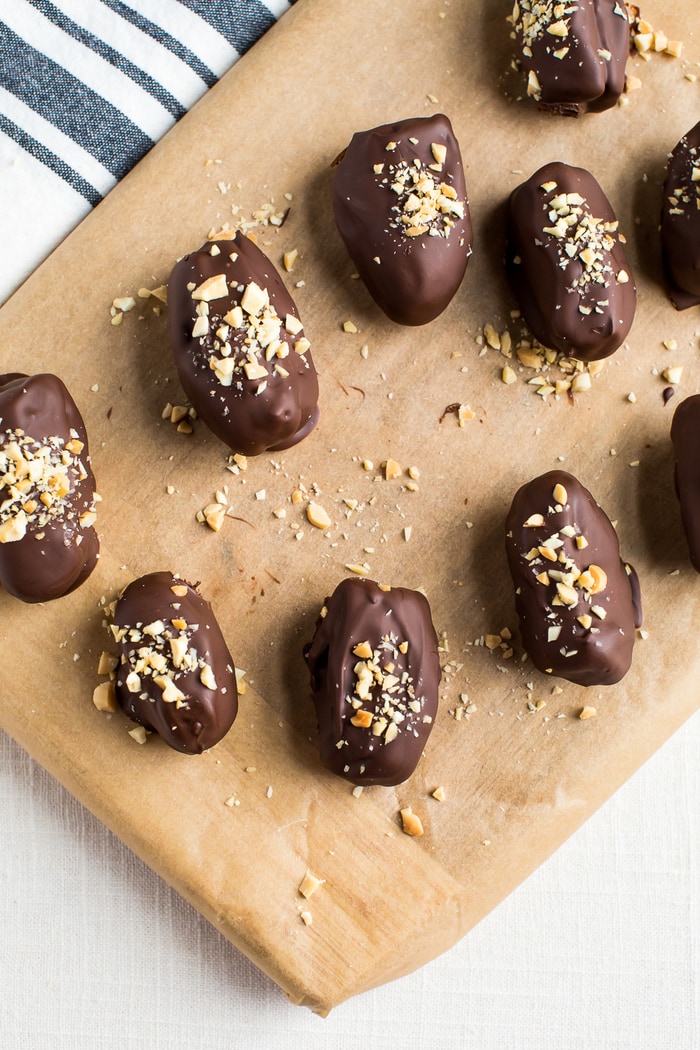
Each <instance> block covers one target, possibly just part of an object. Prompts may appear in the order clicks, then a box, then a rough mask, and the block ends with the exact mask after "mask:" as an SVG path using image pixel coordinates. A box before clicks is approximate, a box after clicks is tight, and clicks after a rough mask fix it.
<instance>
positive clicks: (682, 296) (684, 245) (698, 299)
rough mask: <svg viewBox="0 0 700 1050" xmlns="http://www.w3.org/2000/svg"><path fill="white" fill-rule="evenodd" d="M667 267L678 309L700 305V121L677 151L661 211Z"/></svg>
mask: <svg viewBox="0 0 700 1050" xmlns="http://www.w3.org/2000/svg"><path fill="white" fill-rule="evenodd" d="M661 243H662V248H663V260H664V268H665V270H666V278H667V281H668V285H669V291H670V295H671V300H672V302H673V305H674V306H675V307H676V309H678V310H685V309H687V308H688V307H689V306H697V305H698V303H700V122H699V123H697V124H696V125H695V127H694V128H692V129H691V130H690V131H689V132H688V134H687V135H684V136H683V138H682V139H681V140H680V142H679V143H678V145H677V146H676V147H675V149H674V150H673V153H672V154H671V157H670V159H669V163H668V174H667V176H666V182H665V183H664V200H663V208H662V212H661Z"/></svg>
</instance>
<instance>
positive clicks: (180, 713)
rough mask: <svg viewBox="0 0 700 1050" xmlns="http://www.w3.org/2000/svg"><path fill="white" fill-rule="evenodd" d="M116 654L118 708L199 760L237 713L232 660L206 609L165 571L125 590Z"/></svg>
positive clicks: (118, 611) (191, 591)
mask: <svg viewBox="0 0 700 1050" xmlns="http://www.w3.org/2000/svg"><path fill="white" fill-rule="evenodd" d="M112 633H113V634H114V636H115V638H116V640H117V642H118V643H119V648H120V656H121V659H120V663H119V666H118V668H117V680H116V682H115V689H116V694H117V701H118V703H119V706H120V707H121V708H122V709H123V710H124V711H125V712H126V714H127V715H128V716H129V718H132V719H133V720H134V721H135V722H138V723H139V725H142V726H145V728H146V729H150V730H152V731H153V732H154V733H158V735H159V736H160V737H162V739H163V740H164V741H165V743H166V744H168V745H169V746H170V747H172V748H174V750H175V751H181V752H183V754H186V755H199V754H201V752H202V751H206V750H207V749H208V748H210V747H213V746H214V744H218V742H219V741H220V740H221V739H222V737H224V736H225V735H226V733H227V732H228V731H229V729H230V728H231V726H232V725H233V722H234V719H235V717H236V715H237V713H238V689H237V687H236V671H235V668H234V665H233V659H232V658H231V654H230V653H229V651H228V648H227V646H226V642H225V641H224V636H223V635H222V633H221V628H220V627H219V624H218V623H217V621H216V618H215V617H214V613H213V612H212V609H211V606H210V605H209V603H208V602H206V601H205V600H204V598H202V596H201V595H200V594H199V593H198V592H197V591H196V590H195V589H194V587H192V586H190V584H188V583H185V581H184V580H181V579H180V577H179V576H174V575H173V574H172V573H170V572H152V573H149V574H148V575H147V576H141V577H140V579H137V580H134V581H133V582H132V583H130V584H129V586H128V587H127V588H126V589H125V590H124V591H123V593H122V595H121V597H120V598H119V600H118V602H117V604H116V608H115V611H114V618H113V623H112Z"/></svg>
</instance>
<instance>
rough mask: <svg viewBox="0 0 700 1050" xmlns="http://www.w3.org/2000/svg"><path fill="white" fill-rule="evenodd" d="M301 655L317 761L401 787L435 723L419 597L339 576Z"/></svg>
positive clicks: (359, 779) (431, 635)
mask: <svg viewBox="0 0 700 1050" xmlns="http://www.w3.org/2000/svg"><path fill="white" fill-rule="evenodd" d="M324 610H325V612H322V615H321V617H320V618H319V620H318V623H317V625H316V634H315V636H314V639H313V642H312V643H311V644H310V645H309V646H308V647H307V649H306V651H305V656H306V661H307V664H308V667H309V671H310V672H311V688H312V693H313V701H314V704H315V707H316V714H317V716H318V735H319V750H320V755H321V761H322V762H323V764H324V765H325V766H326V767H327V768H328V769H330V771H331V772H332V773H337V775H338V776H340V777H344V778H345V779H346V780H349V781H351V783H353V784H384V785H386V786H391V785H395V784H401V783H403V781H404V780H406V779H408V777H410V775H411V773H412V772H413V771H414V769H415V767H416V765H417V763H418V760H419V758H420V756H421V754H422V752H423V748H424V747H425V744H426V741H427V739H428V736H429V735H430V731H431V729H432V726H433V722H434V721H435V716H436V714H437V707H438V686H439V684H440V675H441V670H440V663H439V660H438V651H437V646H438V640H437V635H436V634H435V629H434V627H433V623H432V620H431V615H430V606H429V605H428V602H427V600H426V598H425V597H424V596H423V595H422V594H420V593H419V592H418V591H412V590H408V589H406V588H404V587H392V588H390V589H389V588H387V589H386V590H385V589H382V587H380V586H379V585H378V584H376V583H373V582H372V581H370V580H364V579H356V578H352V579H346V580H343V581H342V582H341V583H340V584H339V585H338V587H336V589H335V591H334V593H333V595H332V597H330V598H326V602H325V605H324Z"/></svg>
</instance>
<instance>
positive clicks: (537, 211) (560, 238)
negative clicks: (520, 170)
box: [506, 162, 637, 361]
mask: <svg viewBox="0 0 700 1050" xmlns="http://www.w3.org/2000/svg"><path fill="white" fill-rule="evenodd" d="M506 268H507V271H508V277H509V279H510V282H511V285H512V287H513V291H514V292H515V295H516V297H517V299H518V303H519V304H520V310H521V313H522V316H523V318H524V320H525V322H526V323H527V325H528V327H529V328H530V330H531V332H532V334H533V335H534V336H535V338H536V339H537V340H538V341H539V342H540V343H541V344H542V345H543V346H545V347H550V348H552V349H554V350H558V351H559V352H560V353H563V354H567V355H569V356H571V357H576V358H579V359H580V360H582V361H597V360H600V359H601V358H604V357H609V356H610V354H612V353H614V352H615V350H617V348H618V347H619V346H620V345H621V344H622V343H623V342H624V340H625V338H626V337H627V334H628V332H629V330H630V328H631V326H632V321H633V320H634V313H635V309H636V305H637V291H636V288H635V284H634V280H633V277H632V274H631V271H630V268H629V264H628V262H627V257H626V254H625V249H624V246H623V243H622V238H621V236H620V233H619V230H618V221H617V219H616V218H615V213H614V212H613V209H612V207H611V205H610V203H609V201H608V199H607V197H606V196H605V194H604V193H603V191H602V189H601V188H600V186H599V185H598V183H597V182H596V180H595V178H594V177H593V175H591V174H590V172H588V171H586V170H585V168H575V167H572V166H571V165H569V164H562V163H560V162H555V163H552V164H546V165H545V166H544V167H542V168H540V169H539V170H538V171H536V172H535V174H534V175H532V176H531V177H530V178H529V179H528V180H527V181H526V182H524V183H522V184H521V185H520V186H518V187H517V188H516V189H515V190H513V192H512V194H511V196H510V200H509V202H508V243H507V248H506Z"/></svg>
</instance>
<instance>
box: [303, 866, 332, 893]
mask: <svg viewBox="0 0 700 1050" xmlns="http://www.w3.org/2000/svg"><path fill="white" fill-rule="evenodd" d="M325 881H326V880H325V879H319V878H318V877H317V876H316V875H314V874H312V872H311V871H309V869H308V868H307V869H306V875H304V878H303V879H302V880H301V885H300V886H299V893H300V894H301V895H302V897H304V898H305V899H306V900H308V899H309V897H313V895H314V893H315V892H316V890H317V889H319V888H320V887H321V886H322V885H323V883H324V882H325Z"/></svg>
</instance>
